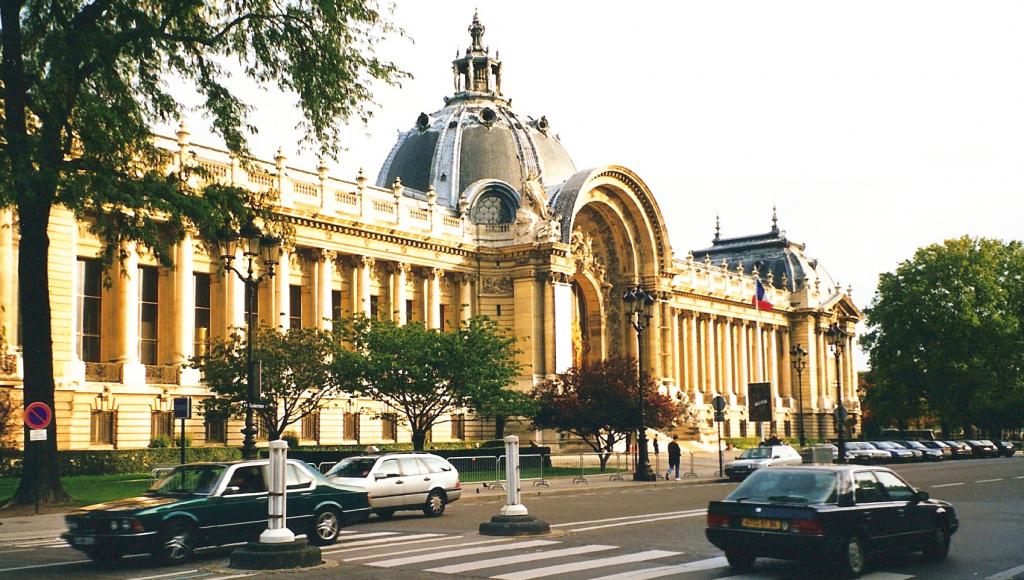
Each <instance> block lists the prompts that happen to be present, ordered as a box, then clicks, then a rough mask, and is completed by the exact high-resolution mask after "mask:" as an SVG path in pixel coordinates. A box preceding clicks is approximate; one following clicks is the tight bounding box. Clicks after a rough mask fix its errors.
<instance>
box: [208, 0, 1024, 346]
mask: <svg viewBox="0 0 1024 580" xmlns="http://www.w3.org/2000/svg"><path fill="white" fill-rule="evenodd" d="M474 8H478V9H479V12H480V19H481V21H482V22H483V24H484V25H485V26H486V27H487V31H486V34H485V36H484V40H485V44H487V45H489V46H490V48H491V51H492V52H493V51H495V50H499V51H500V54H501V58H502V61H503V62H504V71H503V75H504V76H503V79H502V89H503V91H504V92H505V94H506V96H508V97H511V98H512V100H513V108H514V109H515V110H516V111H517V112H518V113H520V114H524V115H531V116H534V117H539V116H540V115H546V116H547V118H548V120H549V121H550V122H551V124H552V128H553V130H554V131H555V132H556V133H558V134H559V135H560V136H561V139H562V143H563V144H564V145H565V147H566V149H567V150H568V151H569V154H570V155H571V156H572V158H573V160H574V161H575V163H576V166H577V168H579V169H583V168H587V167H593V166H596V165H603V164H619V165H625V166H627V167H629V168H631V169H633V170H634V171H636V172H637V173H638V174H639V175H640V177H641V178H642V179H643V180H644V181H646V182H647V184H648V185H649V186H650V188H651V190H652V191H653V192H654V195H655V197H656V199H657V200H658V202H659V203H660V205H661V208H662V212H663V214H664V215H665V216H666V218H667V220H668V229H669V232H670V236H671V240H672V246H673V250H674V251H675V252H676V254H677V255H679V256H685V255H686V252H687V250H691V249H697V248H702V247H705V246H707V245H709V244H710V241H711V238H712V235H713V233H714V222H715V215H716V214H720V215H721V222H722V235H723V236H726V237H729V236H737V235H745V234H751V233H758V232H763V231H767V230H768V228H769V227H770V225H771V223H770V217H771V208H772V205H773V204H774V205H777V206H778V214H779V225H780V227H781V228H782V229H784V230H786V231H787V233H788V235H789V237H790V239H792V240H795V241H798V242H803V243H806V244H807V253H808V254H809V255H811V256H812V257H816V258H818V259H820V260H821V261H822V263H823V264H825V266H826V267H827V268H828V269H829V271H830V272H831V273H832V275H833V277H834V278H836V279H837V280H839V281H840V282H841V283H842V285H843V286H844V287H845V286H846V285H847V284H850V285H852V286H853V298H854V301H855V302H856V303H857V304H858V305H859V306H861V307H862V308H863V307H865V306H867V304H868V303H869V302H870V300H871V297H872V296H873V295H874V290H875V286H876V283H877V277H878V274H879V273H880V272H884V271H891V270H893V269H894V268H895V267H896V266H897V265H898V264H899V262H901V261H902V260H905V259H908V258H910V257H911V256H912V255H913V253H914V250H915V249H916V248H918V247H921V246H924V245H928V244H932V243H939V242H942V241H943V240H945V239H947V238H951V237H957V236H961V235H964V234H967V235H971V236H986V237H993V238H1000V239H1004V240H1009V239H1021V238H1022V237H1024V235H1022V228H1021V225H1020V224H1021V220H1022V218H1024V195H1022V191H1024V3H1020V2H983V3H982V2H942V1H936V0H927V1H898V2H897V1H891V0H886V1H863V0H862V1H858V2H842V3H840V2H826V1H822V0H814V1H807V2H765V1H763V0H757V1H749V2H745V1H744V2H739V1H728V2H725V1H714V2H711V1H707V2H653V1H641V0H632V1H629V2H623V1H621V0H619V1H595V0H591V1H585V2H584V1H579V2H576V1H557V2H555V1H551V0H545V1H537V0H518V1H515V2H512V1H487V0H477V1H473V2H470V1H463V0H446V1H441V0H402V1H399V2H397V5H396V7H395V13H394V15H393V18H394V21H395V22H396V23H397V24H398V25H399V26H401V27H402V28H404V29H405V31H406V33H407V34H408V36H409V37H411V41H409V40H401V41H396V42H391V43H388V44H387V45H386V46H383V47H382V48H381V54H383V55H384V56H387V57H389V58H392V59H393V60H395V61H396V62H397V63H398V64H399V65H400V66H401V67H402V68H404V69H405V70H407V71H409V72H410V73H412V74H413V75H414V76H415V78H414V79H412V80H409V81H406V82H405V83H403V86H402V88H401V89H390V88H386V87H385V88H380V89H378V90H377V92H376V97H377V98H376V101H377V104H378V109H377V111H376V116H375V118H374V120H373V121H372V122H371V124H370V125H369V126H368V127H362V126H359V125H355V126H353V127H351V129H350V131H349V133H348V136H347V140H346V146H347V147H348V151H346V152H345V153H343V154H342V157H341V159H340V160H339V163H338V164H336V165H335V166H334V167H333V168H332V174H333V175H335V176H338V177H342V178H351V177H353V176H354V175H355V172H356V171H357V169H358V168H359V167H364V168H365V169H366V172H367V175H368V176H369V177H371V179H375V178H376V175H377V171H378V169H379V167H380V165H381V163H382V162H383V160H384V158H385V157H386V155H387V153H388V151H389V150H390V148H391V146H392V145H393V144H394V141H395V137H396V136H397V132H398V131H399V130H407V129H408V128H410V127H412V126H413V124H414V121H415V119H416V116H417V115H418V114H419V113H420V111H424V112H427V113H430V112H433V111H436V110H437V109H440V108H441V107H442V106H443V102H442V97H443V96H445V95H450V94H451V92H452V78H451V67H450V62H451V60H452V59H453V58H454V57H455V54H456V50H457V49H458V50H460V51H462V50H464V49H465V48H466V46H467V44H468V42H469V35H468V33H467V31H466V28H467V26H468V25H469V23H470V21H471V19H472V16H473V10H474ZM246 98H247V99H248V100H249V102H250V103H252V104H253V105H255V106H256V107H257V111H256V114H255V115H254V117H253V119H254V121H255V122H256V124H257V125H258V126H259V127H260V133H259V135H257V136H256V137H254V139H253V141H252V144H253V150H254V152H256V153H257V155H259V156H260V157H263V158H270V157H272V156H273V153H274V151H275V150H276V149H277V147H278V146H281V147H283V149H284V151H285V153H286V155H289V157H290V159H289V165H299V166H305V167H309V168H311V169H312V168H313V167H315V166H316V159H315V157H314V156H313V155H312V154H310V153H309V152H305V153H302V152H299V151H297V147H296V143H297V142H298V138H299V134H298V132H297V131H296V130H295V129H294V125H295V123H294V122H293V121H288V120H289V119H292V120H295V119H297V115H298V113H297V111H296V109H295V108H294V98H292V97H290V96H287V95H279V94H274V93H271V92H260V93H257V92H253V93H252V94H251V95H247V97H246ZM190 129H191V130H192V132H193V134H194V137H193V138H194V139H195V140H196V141H199V142H207V143H209V142H211V141H212V138H210V137H208V136H206V135H204V133H205V131H204V128H203V127H202V121H201V120H200V119H193V120H192V121H191V122H190ZM863 358H864V357H861V360H862V361H863Z"/></svg>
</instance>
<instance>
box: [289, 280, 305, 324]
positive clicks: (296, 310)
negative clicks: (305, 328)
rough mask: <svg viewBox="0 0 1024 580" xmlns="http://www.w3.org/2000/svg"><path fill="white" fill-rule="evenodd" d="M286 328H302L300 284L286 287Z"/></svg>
mask: <svg viewBox="0 0 1024 580" xmlns="http://www.w3.org/2000/svg"><path fill="white" fill-rule="evenodd" d="M288 308H289V312H288V328H302V286H289V287H288Z"/></svg>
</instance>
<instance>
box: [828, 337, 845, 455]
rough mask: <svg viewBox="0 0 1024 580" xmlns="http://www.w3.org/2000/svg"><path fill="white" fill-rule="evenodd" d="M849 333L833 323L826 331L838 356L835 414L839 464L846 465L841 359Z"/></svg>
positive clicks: (829, 341)
mask: <svg viewBox="0 0 1024 580" xmlns="http://www.w3.org/2000/svg"><path fill="white" fill-rule="evenodd" d="M848 336H849V333H847V332H846V330H845V329H844V328H843V327H842V326H840V325H839V323H832V325H831V326H829V327H828V330H826V331H825V337H826V338H827V339H828V343H829V344H830V345H832V351H833V352H834V353H835V355H836V409H835V412H834V417H835V422H836V425H837V426H838V431H839V440H838V441H837V444H838V446H839V463H846V407H844V406H843V382H842V373H841V372H840V370H839V369H840V364H839V359H840V358H842V356H843V349H845V348H846V339H847V337H848Z"/></svg>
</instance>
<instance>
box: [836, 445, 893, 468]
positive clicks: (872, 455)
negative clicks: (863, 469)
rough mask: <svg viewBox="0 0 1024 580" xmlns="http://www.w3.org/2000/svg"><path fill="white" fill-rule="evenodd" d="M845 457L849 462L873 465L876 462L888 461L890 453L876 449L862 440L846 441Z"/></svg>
mask: <svg viewBox="0 0 1024 580" xmlns="http://www.w3.org/2000/svg"><path fill="white" fill-rule="evenodd" d="M846 459H847V461H849V462H850V463H860V464H862V465H874V464H876V463H888V462H889V461H890V460H892V455H891V454H890V453H889V452H888V451H883V450H881V449H878V448H877V447H875V446H874V445H872V444H870V443H867V442H864V441H848V442H847V443H846Z"/></svg>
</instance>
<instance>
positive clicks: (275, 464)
mask: <svg viewBox="0 0 1024 580" xmlns="http://www.w3.org/2000/svg"><path fill="white" fill-rule="evenodd" d="M287 461H288V442H287V441H282V440H280V439H278V440H276V441H271V442H270V501H269V502H267V529H266V530H264V531H263V533H262V534H260V543H261V544H284V543H286V542H294V541H295V534H293V533H292V531H291V530H289V529H288V526H287V525H286V523H287V521H288V520H287V519H286V518H287V515H288V496H287V495H286V494H287V492H288V489H287V487H286V486H285V466H286V465H287Z"/></svg>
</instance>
